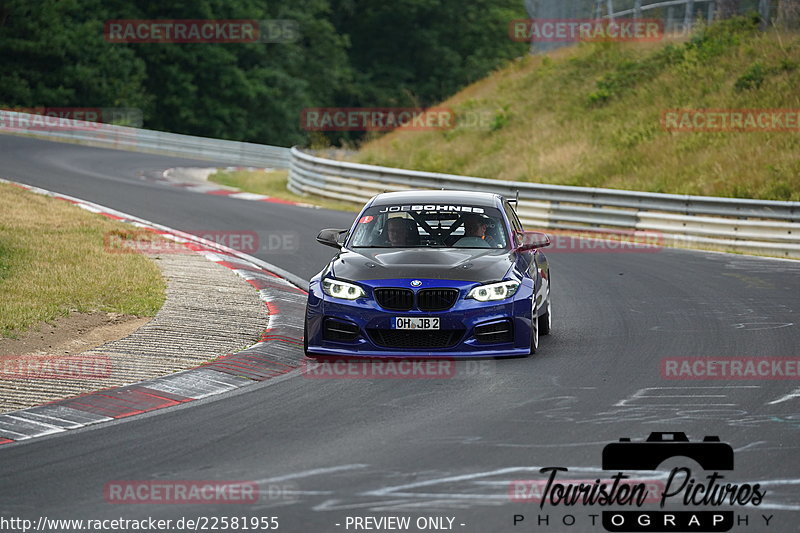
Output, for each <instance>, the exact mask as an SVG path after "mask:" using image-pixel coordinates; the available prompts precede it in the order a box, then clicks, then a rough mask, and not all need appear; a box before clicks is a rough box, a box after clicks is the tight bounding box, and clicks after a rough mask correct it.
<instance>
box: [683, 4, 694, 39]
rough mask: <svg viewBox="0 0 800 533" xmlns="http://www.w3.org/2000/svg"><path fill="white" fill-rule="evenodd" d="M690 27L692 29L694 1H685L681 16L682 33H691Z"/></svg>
mask: <svg viewBox="0 0 800 533" xmlns="http://www.w3.org/2000/svg"><path fill="white" fill-rule="evenodd" d="M692 27H694V0H687V1H686V10H685V11H684V15H683V31H684V32H688V31H691V29H692Z"/></svg>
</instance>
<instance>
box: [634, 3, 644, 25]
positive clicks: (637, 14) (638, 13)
mask: <svg viewBox="0 0 800 533" xmlns="http://www.w3.org/2000/svg"><path fill="white" fill-rule="evenodd" d="M633 18H634V20H638V19H640V18H642V0H636V2H634V4H633Z"/></svg>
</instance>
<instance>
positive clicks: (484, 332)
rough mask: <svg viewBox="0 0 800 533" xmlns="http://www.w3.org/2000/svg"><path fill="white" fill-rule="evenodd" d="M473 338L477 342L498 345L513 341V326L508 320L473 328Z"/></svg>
mask: <svg viewBox="0 0 800 533" xmlns="http://www.w3.org/2000/svg"><path fill="white" fill-rule="evenodd" d="M475 338H476V339H477V340H478V342H481V343H486V344H498V343H501V342H513V341H514V325H513V324H512V323H511V321H510V320H503V321H501V322H493V323H491V324H484V325H483V326H477V327H476V328H475Z"/></svg>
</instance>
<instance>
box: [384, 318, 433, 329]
mask: <svg viewBox="0 0 800 533" xmlns="http://www.w3.org/2000/svg"><path fill="white" fill-rule="evenodd" d="M394 328H395V329H428V330H431V329H439V319H438V318H423V317H414V318H410V317H404V316H398V317H396V318H395V319H394Z"/></svg>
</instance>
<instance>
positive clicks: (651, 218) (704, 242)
mask: <svg viewBox="0 0 800 533" xmlns="http://www.w3.org/2000/svg"><path fill="white" fill-rule="evenodd" d="M288 187H289V190H291V191H292V192H294V193H296V194H302V195H315V196H321V197H324V198H330V199H335V200H340V201H345V202H352V203H357V204H363V203H364V202H366V201H367V200H369V199H370V198H371V197H372V196H374V195H375V194H378V193H381V192H390V191H401V190H408V189H429V190H435V189H446V190H469V191H483V192H493V193H497V194H501V195H503V196H505V197H507V198H514V197H515V196H516V195H517V193H518V194H519V205H518V206H517V212H518V213H519V215H520V218H521V219H522V221H523V222H524V223H525V224H528V225H531V226H532V227H537V228H542V229H558V230H570V231H578V232H581V231H590V232H592V233H595V232H606V233H613V232H617V233H619V232H623V233H625V232H627V233H630V234H631V236H633V237H635V236H636V235H638V234H646V233H650V234H656V235H658V236H659V238H661V239H663V240H664V242H665V243H670V244H675V245H679V246H689V247H696V246H703V247H715V248H716V247H719V248H723V249H725V250H729V251H740V252H745V253H762V254H768V255H776V256H781V257H790V258H800V202H783V201H769V200H750V199H739V198H717V197H711V196H689V195H678V194H660V193H650V192H637V191H626V190H617V189H602V188H594V187H574V186H563V185H550V184H544V183H525V182H516V181H503V180H494V179H487V178H477V177H470V176H457V175H453V174H440V173H434V172H420V171H415V170H403V169H398V168H390V167H381V166H375V165H364V164H359V163H351V162H346V161H337V160H333V159H326V158H321V157H317V156H315V155H311V154H308V153H305V152H303V151H302V150H300V149H299V148H297V147H294V148H292V149H291V157H290V161H289V181H288Z"/></svg>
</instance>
